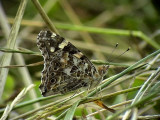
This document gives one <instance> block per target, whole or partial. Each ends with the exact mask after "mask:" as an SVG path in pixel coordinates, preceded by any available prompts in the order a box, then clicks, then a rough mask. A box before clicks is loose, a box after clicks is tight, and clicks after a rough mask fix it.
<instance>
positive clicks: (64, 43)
mask: <svg viewBox="0 0 160 120" xmlns="http://www.w3.org/2000/svg"><path fill="white" fill-rule="evenodd" d="M67 45H68V41H66V40H64V41H63V42H62V43H61V44H59V46H58V47H59V48H60V49H63V48H64V47H65V46H67Z"/></svg>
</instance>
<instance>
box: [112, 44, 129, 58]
mask: <svg viewBox="0 0 160 120" xmlns="http://www.w3.org/2000/svg"><path fill="white" fill-rule="evenodd" d="M129 50H130V47H129V48H128V49H127V50H126V51H124V52H123V53H122V54H120V55H119V56H117V57H116V58H119V57H121V56H122V55H124V54H125V53H126V52H128V51H129ZM116 58H115V59H116Z"/></svg>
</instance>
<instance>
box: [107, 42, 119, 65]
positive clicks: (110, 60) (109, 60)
mask: <svg viewBox="0 0 160 120" xmlns="http://www.w3.org/2000/svg"><path fill="white" fill-rule="evenodd" d="M117 47H118V43H116V45H115V47H114V49H113V50H112V52H111V56H112V55H113V53H114V51H115V50H116V48H117ZM112 60H113V57H111V58H109V59H108V62H109V63H110V62H112Z"/></svg>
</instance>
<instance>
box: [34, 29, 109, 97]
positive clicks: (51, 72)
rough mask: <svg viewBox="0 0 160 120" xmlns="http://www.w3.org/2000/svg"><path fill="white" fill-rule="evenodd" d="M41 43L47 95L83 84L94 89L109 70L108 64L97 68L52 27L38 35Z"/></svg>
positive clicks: (42, 85) (75, 88)
mask: <svg viewBox="0 0 160 120" xmlns="http://www.w3.org/2000/svg"><path fill="white" fill-rule="evenodd" d="M37 46H38V48H39V50H40V51H41V54H42V56H43V58H44V69H43V71H42V78H41V85H40V86H39V88H40V90H41V93H42V95H43V96H49V95H54V94H60V93H61V94H65V93H67V92H70V91H74V90H77V89H79V88H82V87H87V88H89V89H90V88H94V87H95V86H97V85H98V84H99V83H100V82H101V81H102V80H103V77H104V75H105V74H106V71H107V69H108V66H101V67H98V69H96V68H95V67H94V65H93V64H92V63H91V62H90V60H89V59H88V58H87V57H86V56H85V55H83V53H82V52H81V51H80V50H78V49H77V48H76V47H75V46H74V45H72V44H71V43H70V42H68V41H67V40H65V39H64V38H63V37H61V36H59V35H57V34H55V33H52V32H51V31H48V30H46V31H41V32H40V33H39V34H38V36H37Z"/></svg>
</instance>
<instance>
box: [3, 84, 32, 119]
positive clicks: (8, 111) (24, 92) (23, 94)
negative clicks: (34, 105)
mask: <svg viewBox="0 0 160 120" xmlns="http://www.w3.org/2000/svg"><path fill="white" fill-rule="evenodd" d="M33 87H34V85H33V84H31V85H30V86H28V87H27V88H24V89H23V90H22V91H21V92H20V93H19V94H18V96H17V97H16V98H15V99H14V100H13V102H12V103H11V104H10V105H7V107H6V109H5V111H4V113H3V115H2V117H1V119H0V120H5V119H6V118H7V116H8V115H9V113H10V112H11V110H12V109H13V107H14V106H15V105H16V104H17V103H19V102H20V101H21V100H22V99H23V97H24V96H25V95H26V93H27V92H28V91H29V90H30V89H32V88H33Z"/></svg>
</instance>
